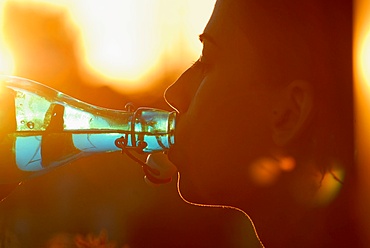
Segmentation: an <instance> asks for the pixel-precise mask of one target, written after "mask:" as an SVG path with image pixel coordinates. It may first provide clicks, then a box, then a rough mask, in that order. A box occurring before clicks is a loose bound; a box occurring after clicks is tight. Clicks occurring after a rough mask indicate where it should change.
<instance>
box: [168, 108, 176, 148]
mask: <svg viewBox="0 0 370 248" xmlns="http://www.w3.org/2000/svg"><path fill="white" fill-rule="evenodd" d="M175 127H176V112H175V111H173V112H170V113H169V114H168V134H169V135H168V144H169V147H171V146H172V145H174V144H175Z"/></svg>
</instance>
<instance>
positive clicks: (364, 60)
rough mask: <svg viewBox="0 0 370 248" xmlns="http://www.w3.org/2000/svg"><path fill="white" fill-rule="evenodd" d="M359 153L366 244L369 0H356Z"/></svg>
mask: <svg viewBox="0 0 370 248" xmlns="http://www.w3.org/2000/svg"><path fill="white" fill-rule="evenodd" d="M354 79H355V99H356V101H355V104H356V145H357V147H356V154H357V162H358V171H359V172H358V175H359V191H358V195H359V197H358V203H359V220H361V224H362V228H361V231H362V233H361V234H360V237H364V238H363V242H364V244H369V242H370V238H369V237H370V236H369V234H370V233H369V231H368V230H370V215H369V209H370V195H369V193H368V191H369V189H370V182H369V176H370V167H369V164H370V155H369V154H370V153H369V150H370V1H368V0H357V1H356V5H355V26H354Z"/></svg>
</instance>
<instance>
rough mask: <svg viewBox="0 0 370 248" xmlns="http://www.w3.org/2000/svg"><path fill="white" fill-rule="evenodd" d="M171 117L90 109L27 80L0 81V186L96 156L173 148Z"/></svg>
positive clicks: (149, 111)
mask: <svg viewBox="0 0 370 248" xmlns="http://www.w3.org/2000/svg"><path fill="white" fill-rule="evenodd" d="M175 115H176V114H175V112H167V111H164V110H160V109H153V108H138V109H137V110H136V111H132V110H131V109H127V110H126V111H122V110H113V109H106V108H101V107H97V106H93V105H90V104H87V103H84V102H82V101H79V100H77V99H75V98H72V97H70V96H67V95H65V94H63V93H61V92H58V91H56V90H54V89H52V88H49V87H47V86H45V85H42V84H40V83H37V82H35V81H32V80H28V79H24V78H19V77H10V76H0V184H7V183H15V182H20V181H22V180H24V179H26V178H29V177H31V176H34V175H38V174H40V173H44V172H47V171H49V170H50V169H52V168H55V167H57V166H60V165H63V164H66V163H69V162H71V161H73V160H76V159H79V158H81V157H85V156H89V155H92V154H96V153H105V152H114V151H121V150H135V151H140V152H145V153H156V152H163V151H165V150H167V149H168V148H169V147H170V146H171V145H172V144H174V129H175Z"/></svg>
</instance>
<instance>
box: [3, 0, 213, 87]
mask: <svg viewBox="0 0 370 248" xmlns="http://www.w3.org/2000/svg"><path fill="white" fill-rule="evenodd" d="M5 2H18V3H23V4H24V5H27V4H30V3H31V4H33V3H42V4H44V7H43V8H44V9H45V11H56V10H57V9H60V11H64V12H66V17H67V20H66V22H67V23H69V24H72V26H73V25H75V26H76V27H73V28H75V29H76V30H77V34H78V35H77V36H76V39H78V42H79V46H80V55H81V56H79V57H80V58H81V63H82V65H83V66H84V67H85V68H86V69H87V70H88V71H89V73H92V74H93V77H96V78H97V80H96V81H97V82H99V81H109V82H110V84H111V86H113V87H116V90H120V88H121V89H122V88H125V90H127V89H132V90H134V91H135V90H136V89H138V88H140V87H145V86H148V85H149V86H150V84H151V82H154V81H155V80H156V78H157V77H158V76H160V75H161V74H163V70H171V71H178V72H181V71H182V70H184V69H185V68H186V67H188V66H189V65H191V63H192V62H194V61H195V60H196V59H197V57H198V56H199V54H200V51H201V44H200V42H199V40H198V35H199V34H201V33H202V30H203V28H204V26H205V25H206V23H207V20H208V19H209V17H210V15H211V11H212V9H213V5H214V2H215V0H202V1H198V0H186V1H183V0H181V1H174V0H156V1H153V0H125V1H117V0H106V1H90V0H78V1H74V0H53V1H51V0H49V1H48V0H38V1H35V0H8V1H6V0H0V6H1V10H2V12H3V10H4V7H3V6H4V5H5ZM1 16H4V14H3V13H2V14H1ZM11 18H17V19H19V18H22V16H19V17H11ZM2 19H4V18H2ZM1 21H3V20H1ZM0 37H2V40H0V73H3V74H14V73H16V67H17V65H16V64H15V62H14V60H15V58H14V56H13V54H12V53H13V52H14V51H11V49H9V46H8V45H9V40H7V37H6V36H4V35H1V36H0ZM20 39H21V37H20ZM16 59H18V60H19V59H20V58H16ZM169 67H171V68H169ZM99 78H103V80H99Z"/></svg>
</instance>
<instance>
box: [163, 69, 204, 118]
mask: <svg viewBox="0 0 370 248" xmlns="http://www.w3.org/2000/svg"><path fill="white" fill-rule="evenodd" d="M198 81H199V80H197V78H196V77H195V75H194V71H192V68H189V69H188V70H186V71H185V72H184V73H183V74H182V75H181V76H180V77H179V78H178V79H177V80H176V82H175V83H173V84H172V85H171V86H170V87H168V88H167V90H166V91H165V94H164V97H165V99H166V101H167V103H168V104H169V105H170V106H171V107H172V108H174V109H176V110H177V111H178V112H179V113H184V112H186V111H187V109H188V108H189V105H190V103H191V101H192V99H193V97H194V95H195V93H196V91H197V90H198V86H199V82H198Z"/></svg>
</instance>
